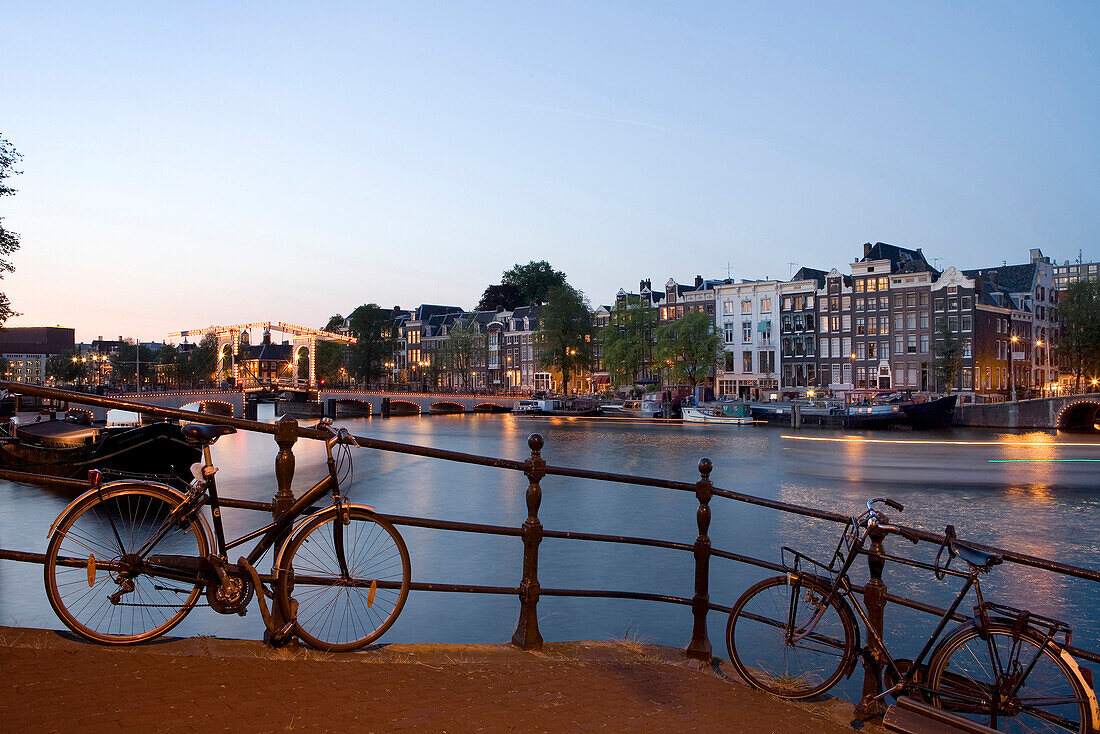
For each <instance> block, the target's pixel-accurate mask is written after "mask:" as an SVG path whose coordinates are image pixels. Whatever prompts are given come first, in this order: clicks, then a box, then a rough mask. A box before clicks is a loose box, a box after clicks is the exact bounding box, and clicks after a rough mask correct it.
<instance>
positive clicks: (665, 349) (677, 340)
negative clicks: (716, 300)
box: [654, 311, 725, 387]
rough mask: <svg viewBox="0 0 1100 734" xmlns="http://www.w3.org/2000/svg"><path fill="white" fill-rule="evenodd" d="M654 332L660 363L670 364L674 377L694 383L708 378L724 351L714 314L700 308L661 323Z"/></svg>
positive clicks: (655, 349)
mask: <svg viewBox="0 0 1100 734" xmlns="http://www.w3.org/2000/svg"><path fill="white" fill-rule="evenodd" d="M654 336H655V338H656V342H657V343H656V346H655V348H654V351H655V353H656V356H657V360H658V361H659V363H660V364H663V365H667V368H668V370H669V372H670V373H671V377H672V379H673V380H675V381H677V382H679V381H681V380H687V381H688V382H689V383H690V384H691V386H692V387H695V386H696V385H698V384H699V383H700V382H703V381H704V380H706V379H707V376H708V375H709V374H710V371H711V370H713V369H714V368H715V367H716V366H717V364H718V360H719V359H720V358H721V357H722V353H723V352H724V351H725V350H724V349H722V337H720V336H719V335H718V334H717V333H716V332H715V331H714V322H713V321H712V319H711V316H710V315H709V314H705V313H703V312H701V311H690V312H689V313H687V314H684V317H683V318H681V319H677V320H675V321H670V322H668V323H666V324H663V325H661V326H660V327H658V329H657V331H656V333H655V335H654Z"/></svg>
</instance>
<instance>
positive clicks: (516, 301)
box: [474, 283, 527, 311]
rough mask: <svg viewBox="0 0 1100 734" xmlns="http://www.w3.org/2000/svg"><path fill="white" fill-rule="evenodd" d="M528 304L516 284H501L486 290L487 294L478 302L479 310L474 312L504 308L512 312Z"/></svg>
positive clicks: (476, 309)
mask: <svg viewBox="0 0 1100 734" xmlns="http://www.w3.org/2000/svg"><path fill="white" fill-rule="evenodd" d="M526 303H527V301H525V300H524V298H523V294H522V293H521V292H520V290H519V288H518V287H517V286H516V285H515V284H514V283H501V284H500V285H491V286H489V287H488V288H486V289H485V292H484V293H482V294H481V300H480V301H478V302H477V308H475V309H474V310H475V311H496V310H497V309H498V308H503V309H504V310H505V311H511V310H512V309H514V308H517V307H519V306H523V305H525V304H526Z"/></svg>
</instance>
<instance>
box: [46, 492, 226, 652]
mask: <svg viewBox="0 0 1100 734" xmlns="http://www.w3.org/2000/svg"><path fill="white" fill-rule="evenodd" d="M178 502H179V498H178V497H177V496H175V495H174V494H173V493H171V492H169V491H167V490H165V489H162V488H159V487H156V486H150V487H144V486H137V485H129V486H126V487H120V488H113V489H110V490H105V491H103V493H102V494H100V493H96V494H89V495H88V497H87V499H86V500H85V501H84V502H82V503H80V504H78V505H77V506H76V507H74V508H73V510H72V511H70V512H69V514H68V515H66V517H65V518H63V519H62V521H61V522H60V523H59V525H58V527H57V528H56V530H55V531H54V534H53V536H52V537H51V539H50V544H49V547H48V548H47V551H46V564H45V581H46V596H47V597H48V598H49V601H50V605H51V606H53V609H54V611H55V612H56V613H57V616H58V617H59V618H60V619H61V621H62V622H64V623H65V625H66V626H67V627H68V628H69V629H71V630H73V631H74V632H76V633H77V634H79V635H82V636H83V637H86V638H88V639H90V640H94V641H96V642H102V643H105V644H113V645H126V644H133V643H137V642H143V641H145V640H150V639H153V638H154V637H157V636H158V635H162V634H164V633H165V632H167V631H168V630H170V629H172V628H173V627H175V626H176V625H177V624H179V622H180V621H181V620H182V619H183V618H184V617H185V616H187V613H188V612H189V611H190V610H191V608H192V607H193V606H194V605H195V602H196V601H198V598H199V595H200V594H201V592H202V585H201V584H198V583H188V582H183V581H176V580H171V579H164V578H157V577H153V576H148V575H145V574H138V573H133V572H130V571H127V570H126V569H127V566H126V564H125V563H124V562H123V561H122V558H123V556H124V555H125V554H128V553H134V552H136V551H137V550H138V549H139V548H141V546H142V545H143V544H144V543H145V542H146V541H147V540H149V539H150V538H151V537H152V536H153V535H154V534H155V533H156V532H157V530H159V529H160V527H161V524H162V523H163V521H164V520H165V518H167V517H168V514H169V513H170V512H171V511H172V508H174V507H175V506H176V505H177V504H178ZM152 552H153V553H156V554H168V555H182V556H189V557H198V558H201V557H204V556H205V555H206V552H207V543H206V535H205V531H204V529H203V528H202V526H201V525H200V524H199V522H198V521H197V520H195V519H192V520H191V521H190V522H188V523H186V524H185V525H183V526H178V525H177V526H174V527H172V528H171V529H170V530H169V531H168V533H167V535H165V537H164V538H162V539H161V540H160V541H159V542H158V543H157V544H156V547H155V548H154V549H153V551H152ZM130 584H132V587H133V588H132V589H130V590H129V591H127V590H125V586H127V585H130ZM119 592H122V593H119ZM113 594H119V595H118V596H117V598H116V600H114V601H112V599H111V598H110V597H111V595H113Z"/></svg>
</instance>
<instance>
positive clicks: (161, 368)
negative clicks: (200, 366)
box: [154, 344, 183, 387]
mask: <svg viewBox="0 0 1100 734" xmlns="http://www.w3.org/2000/svg"><path fill="white" fill-rule="evenodd" d="M182 358H183V357H182V355H181V354H180V351H179V349H178V348H177V347H176V345H175V344H162V345H161V347H160V351H159V352H157V356H156V359H155V360H154V361H155V362H156V365H157V367H156V376H157V381H158V382H160V381H161V380H162V379H163V380H164V382H165V384H167V385H168V386H169V387H171V386H172V385H175V386H176V387H178V386H179V380H180V361H181V359H182Z"/></svg>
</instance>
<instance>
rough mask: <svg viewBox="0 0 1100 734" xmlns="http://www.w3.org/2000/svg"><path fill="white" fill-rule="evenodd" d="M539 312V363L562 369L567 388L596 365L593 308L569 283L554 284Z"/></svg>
mask: <svg viewBox="0 0 1100 734" xmlns="http://www.w3.org/2000/svg"><path fill="white" fill-rule="evenodd" d="M546 296H547V300H546V305H545V306H543V307H542V310H541V311H539V329H538V334H537V336H536V342H537V347H538V362H539V365H540V366H542V367H546V368H551V367H556V368H558V369H559V370H561V384H562V389H563V390H568V389H569V382H570V377H571V376H572V375H574V374H576V373H577V372H580V371H582V370H587V369H590V368H591V366H592V311H591V309H590V308H589V306H588V300H587V299H586V298H585V297H584V294H583V293H581V292H580V291H578V290H577V289H575V288H573V287H572V286H570V285H569V284H568V283H566V284H563V285H558V286H554V287H553V288H551V289H550V290H549V291H548V292H547V294H546Z"/></svg>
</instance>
